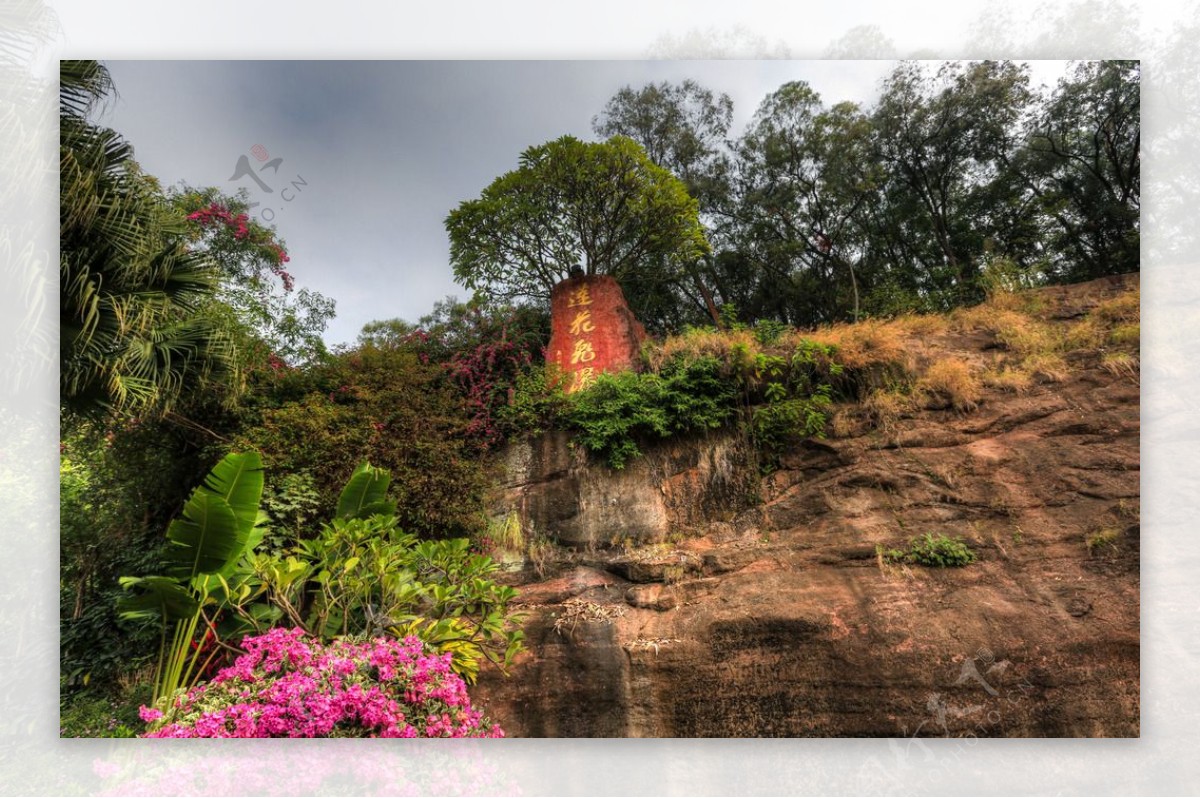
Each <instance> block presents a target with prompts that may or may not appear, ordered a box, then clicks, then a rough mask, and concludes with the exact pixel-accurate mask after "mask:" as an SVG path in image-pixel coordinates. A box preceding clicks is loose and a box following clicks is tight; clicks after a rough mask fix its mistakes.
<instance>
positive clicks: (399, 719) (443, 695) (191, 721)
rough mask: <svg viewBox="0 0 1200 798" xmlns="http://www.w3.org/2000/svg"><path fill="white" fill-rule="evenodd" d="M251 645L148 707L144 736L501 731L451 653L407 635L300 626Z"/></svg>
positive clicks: (247, 642)
mask: <svg viewBox="0 0 1200 798" xmlns="http://www.w3.org/2000/svg"><path fill="white" fill-rule="evenodd" d="M242 647H243V648H245V649H246V651H247V653H246V654H244V655H243V656H241V657H239V658H238V659H237V661H236V662H235V663H234V664H233V665H232V666H231V667H229V668H225V669H224V670H222V671H221V672H220V673H218V674H217V675H216V676H215V677H214V678H213V679H212V681H210V682H208V683H207V684H201V685H198V686H197V687H195V688H193V689H192V690H190V691H188V692H187V693H186V694H183V695H179V696H176V697H174V698H173V699H172V698H164V699H163V700H161V701H160V702H159V705H158V706H156V707H153V708H148V707H143V708H142V710H141V715H142V719H143V720H145V721H147V722H148V723H149V724H150V725H149V728H148V730H147V732H146V733H145V734H144V735H142V736H144V737H502V736H504V732H503V731H502V730H501V729H500V727H499V726H497V725H496V724H494V723H492V722H491V721H489V720H488V719H486V718H485V717H484V716H483V713H482V712H481V711H480V710H477V709H475V708H473V707H472V706H471V702H470V698H469V697H468V695H467V688H466V684H465V683H464V682H463V680H462V679H461V678H459V677H458V676H456V675H455V674H454V673H453V672H451V670H450V657H449V655H432V654H430V653H428V652H427V651H426V650H425V648H424V646H423V644H422V643H421V641H420V640H418V639H416V638H415V637H409V638H406V639H405V640H403V641H399V640H394V639H389V638H378V639H375V640H362V641H358V640H353V639H339V640H336V641H334V642H333V643H331V644H330V645H328V646H325V645H322V644H321V643H319V642H317V641H315V640H311V639H308V638H306V637H305V635H304V633H303V632H302V631H300V630H298V629H291V630H283V629H275V630H272V631H270V632H268V633H267V634H265V635H261V636H259V637H253V638H246V639H245V640H243V641H242Z"/></svg>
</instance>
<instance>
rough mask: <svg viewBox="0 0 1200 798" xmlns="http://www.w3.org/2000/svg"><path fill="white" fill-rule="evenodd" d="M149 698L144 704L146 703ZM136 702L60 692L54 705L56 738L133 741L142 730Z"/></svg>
mask: <svg viewBox="0 0 1200 798" xmlns="http://www.w3.org/2000/svg"><path fill="white" fill-rule="evenodd" d="M149 698H150V697H149V695H146V696H145V700H147V701H148V700H149ZM137 706H138V701H137V700H136V699H135V700H123V699H121V698H114V697H112V696H110V695H106V694H104V693H99V692H95V691H90V692H84V693H78V694H72V693H70V692H69V691H67V690H63V691H61V697H60V699H59V705H58V736H59V737H136V736H137V731H136V729H140V728H141V727H142V725H143V724H142V722H141V719H140V718H139V717H138V713H137Z"/></svg>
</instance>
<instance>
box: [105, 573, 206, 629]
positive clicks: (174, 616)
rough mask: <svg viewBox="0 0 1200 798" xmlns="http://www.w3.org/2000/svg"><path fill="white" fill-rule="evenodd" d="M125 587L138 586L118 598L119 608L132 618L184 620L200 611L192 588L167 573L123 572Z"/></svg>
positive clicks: (122, 612) (129, 588)
mask: <svg viewBox="0 0 1200 798" xmlns="http://www.w3.org/2000/svg"><path fill="white" fill-rule="evenodd" d="M120 583H121V587H122V588H124V589H126V590H133V589H137V590H138V592H137V593H136V594H134V595H130V596H124V597H122V598H120V599H119V600H118V601H117V612H118V613H119V614H120V616H121V617H122V618H126V619H128V620H145V619H151V620H181V619H186V618H191V617H192V616H193V615H195V614H196V609H197V608H198V607H199V605H198V604H197V602H196V599H195V597H193V596H192V594H191V591H189V590H188V589H187V588H186V587H184V586H183V585H181V584H180V583H179V581H178V580H176V579H172V578H170V577H166V576H145V577H137V576H123V577H121V579H120Z"/></svg>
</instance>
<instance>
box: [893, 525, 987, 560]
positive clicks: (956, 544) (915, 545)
mask: <svg viewBox="0 0 1200 798" xmlns="http://www.w3.org/2000/svg"><path fill="white" fill-rule="evenodd" d="M879 555H880V557H882V558H883V559H884V560H888V561H890V562H908V563H915V564H916V565H925V566H928V567H930V568H958V567H961V566H964V565H969V564H971V563H973V562H975V559H976V558H975V552H973V551H971V549H970V547H968V546H967V544H966V543H965V542H963V539H962V538H961V537H958V538H948V537H946V536H945V535H938V536H936V537H934V535H933V533H931V532H926V533H925V534H924V535H922V536H921V537H919V538H913V540H911V541H910V542H909V544H908V550H907V551H901V550H899V549H890V550H886V551H885V550H883V549H882V548H880V549H879Z"/></svg>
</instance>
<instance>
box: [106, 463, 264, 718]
mask: <svg viewBox="0 0 1200 798" xmlns="http://www.w3.org/2000/svg"><path fill="white" fill-rule="evenodd" d="M262 488H263V474H262V460H261V458H260V457H259V456H258V454H256V453H248V454H230V455H227V456H226V457H225V458H224V459H223V460H221V462H219V463H218V464H217V465H216V466H215V467H214V468H213V470H212V471H211V472H210V473H209V475H208V478H207V479H205V481H204V484H203V485H201V486H200V487H198V488H197V489H196V490H195V491H194V492H193V493H192V495H191V498H189V499H188V502H187V504H186V505H185V506H184V509H183V515H182V516H181V517H180V518H178V519H176V520H174V521H172V522H171V525H170V526H169V527H168V529H167V539H168V541H169V545H168V546H167V550H166V556H165V560H166V564H167V571H168V574H169V575H168V576H143V577H128V576H127V577H122V578H121V580H120V582H121V586H122V587H123V588H125V589H126V590H133V591H135V592H134V593H133V594H132V595H130V596H127V597H125V598H124V599H122V600H121V601H120V602H119V605H118V606H119V609H120V612H121V615H122V617H124V618H126V619H131V620H142V619H152V620H155V621H158V622H159V624H160V626H161V640H160V644H159V657H158V666H157V670H156V675H155V688H154V700H156V701H157V700H158V699H159V698H160V697H162V696H169V695H173V694H174V693H175V691H176V690H178V689H179V688H181V687H187V686H188V685H189V683H190V680H191V679H192V677H193V675H195V676H197V677H198V676H199V671H202V670H203V666H200V667H199V670H198V669H197V666H198V665H200V663H199V658H200V656H201V654H202V650H201V649H196V650H195V651H194V652H193V650H192V644H193V641H194V640H195V637H196V628H197V626H198V624H199V622H200V620H201V619H202V618H204V617H205V616H204V610H205V605H206V604H207V603H208V601H209V599H210V595H211V594H212V593H214V592H215V590H214V589H215V587H216V584H215V583H214V578H215V579H216V580H224V578H225V577H227V576H229V575H230V574H231V573H232V571H233V570H234V567H235V566H236V565H237V563H238V561H239V560H240V559H241V557H242V555H243V554H244V553H245V551H246V550H247V548H248V547H251V548H252V545H251V533H252V531H253V529H254V526H255V523H256V522H257V520H258V514H259V502H260V500H261V498H262ZM255 542H257V541H255ZM172 621H174V633H173V636H172V638H171V642H170V644H169V645H168V643H167V629H168V626H169V625H170V623H171V622H172Z"/></svg>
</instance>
